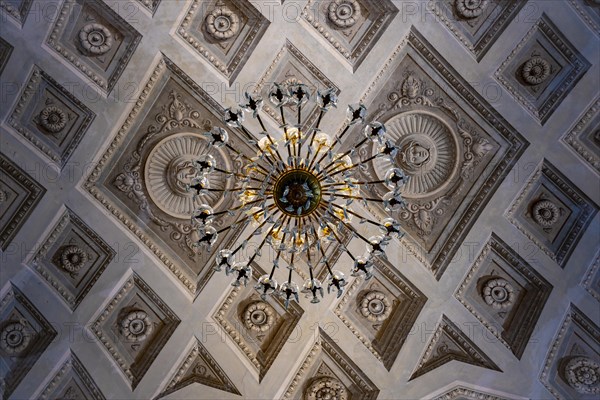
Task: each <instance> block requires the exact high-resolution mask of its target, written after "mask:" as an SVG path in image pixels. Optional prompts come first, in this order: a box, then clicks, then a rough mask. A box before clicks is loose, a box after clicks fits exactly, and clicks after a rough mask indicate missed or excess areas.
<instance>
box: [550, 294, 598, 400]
mask: <svg viewBox="0 0 600 400" xmlns="http://www.w3.org/2000/svg"><path fill="white" fill-rule="evenodd" d="M599 349H600V328H599V327H598V326H597V325H596V324H595V323H594V322H592V321H591V320H590V319H589V318H588V317H587V316H585V315H584V314H583V313H582V312H581V311H580V310H579V309H578V308H577V307H575V306H574V305H573V304H571V305H570V307H569V309H568V310H567V314H566V316H565V318H564V320H563V323H562V324H561V326H560V328H559V329H558V331H557V333H556V335H555V337H554V340H553V342H552V345H551V347H550V351H549V352H548V355H547V357H546V361H545V363H544V369H543V370H542V372H541V374H540V380H541V381H542V383H543V384H544V386H545V387H546V388H547V389H548V391H550V393H552V395H553V396H554V397H555V398H556V399H558V400H567V399H583V400H591V399H596V398H598V394H600V350H599Z"/></svg>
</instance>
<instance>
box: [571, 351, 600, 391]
mask: <svg viewBox="0 0 600 400" xmlns="http://www.w3.org/2000/svg"><path fill="white" fill-rule="evenodd" d="M564 374H565V378H566V380H567V383H568V384H569V386H571V387H572V388H573V389H575V390H576V391H577V392H579V393H581V394H600V364H598V363H597V362H596V361H594V360H592V359H590V358H588V357H574V358H572V359H571V360H569V362H568V363H567V364H566V365H565V369H564Z"/></svg>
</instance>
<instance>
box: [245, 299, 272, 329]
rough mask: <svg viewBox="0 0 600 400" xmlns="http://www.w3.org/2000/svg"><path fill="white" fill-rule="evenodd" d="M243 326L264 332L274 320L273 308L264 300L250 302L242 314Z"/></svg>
mask: <svg viewBox="0 0 600 400" xmlns="http://www.w3.org/2000/svg"><path fill="white" fill-rule="evenodd" d="M242 318H243V320H242V321H243V323H244V326H245V327H246V328H248V329H250V330H253V331H255V332H265V331H267V330H269V329H270V328H271V327H272V326H273V322H274V321H275V317H274V313H273V309H272V308H271V306H270V305H269V304H267V303H265V302H264V301H255V302H253V303H250V304H249V305H248V306H247V307H246V309H245V310H244V314H243V317H242Z"/></svg>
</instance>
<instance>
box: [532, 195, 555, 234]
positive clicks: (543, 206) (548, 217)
mask: <svg viewBox="0 0 600 400" xmlns="http://www.w3.org/2000/svg"><path fill="white" fill-rule="evenodd" d="M559 217H560V208H559V207H558V206H557V205H556V204H554V203H553V202H552V201H550V200H539V201H537V202H535V203H534V204H533V206H532V208H531V218H533V220H534V221H535V222H536V223H538V224H539V225H541V226H543V227H545V228H548V227H551V226H552V225H554V224H556V223H557V222H558V218H559Z"/></svg>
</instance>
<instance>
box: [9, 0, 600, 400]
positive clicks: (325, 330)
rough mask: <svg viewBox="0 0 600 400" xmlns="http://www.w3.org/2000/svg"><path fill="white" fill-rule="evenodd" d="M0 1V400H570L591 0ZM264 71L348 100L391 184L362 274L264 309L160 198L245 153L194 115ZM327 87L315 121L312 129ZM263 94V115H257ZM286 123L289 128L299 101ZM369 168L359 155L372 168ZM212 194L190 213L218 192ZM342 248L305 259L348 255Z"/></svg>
mask: <svg viewBox="0 0 600 400" xmlns="http://www.w3.org/2000/svg"><path fill="white" fill-rule="evenodd" d="M0 10H1V13H2V14H1V16H2V24H1V25H0V33H1V40H0V73H1V79H2V83H1V87H0V103H1V105H2V106H1V107H0V119H1V121H2V124H1V134H2V136H1V141H0V249H1V250H0V252H1V253H0V262H1V264H2V267H1V269H0V392H1V395H2V397H3V398H5V399H8V398H12V399H22V398H42V399H51V398H85V399H103V398H106V399H112V398H121V399H123V398H127V399H148V398H160V397H164V398H178V399H182V398H184V399H185V398H189V399H197V398H206V399H224V398H231V399H236V398H241V397H243V398H251V399H259V398H260V399H271V398H286V399H301V398H303V399H323V398H328V397H327V396H330V397H329V398H337V399H375V398H380V399H392V398H393V399H417V398H431V399H525V398H539V399H542V398H543V399H546V398H557V399H572V398H581V399H592V398H597V396H598V394H599V393H600V350H599V349H600V328H599V327H598V325H600V304H599V302H600V252H599V251H598V248H600V228H599V227H600V223H599V222H600V221H599V219H600V217H599V216H598V212H597V211H598V207H599V204H600V184H599V182H600V181H599V178H600V176H599V175H600V134H599V126H600V125H599V124H600V90H599V88H600V82H599V81H598V76H600V51H599V50H600V49H599V47H600V5H599V4H598V1H594V0H568V1H526V0H515V1H501V0H437V1H414V2H408V1H396V0H385V1H375V0H302V1H297V0H283V1H279V0H264V1H263V0H257V1H252V2H250V1H246V0H240V1H237V0H236V1H232V0H206V1H203V0H185V1H184V0H177V1H176V0H127V1H111V2H104V1H102V0H60V1H59V0H57V1H34V0H0ZM272 82H286V83H294V82H302V83H306V84H308V85H309V87H310V88H311V90H312V92H313V95H314V93H315V92H316V90H317V89H324V88H327V87H332V88H334V89H335V90H336V91H337V93H338V95H339V98H340V102H339V103H340V104H341V105H345V104H348V103H354V102H357V101H359V100H360V101H361V102H363V103H364V104H365V105H366V106H367V110H368V115H367V119H368V120H375V119H376V120H379V121H382V122H384V123H385V124H386V126H387V130H388V135H389V136H390V138H392V139H393V140H394V141H395V142H396V144H397V145H398V146H399V147H400V152H399V155H398V160H397V161H398V163H399V164H400V165H401V167H402V168H403V169H404V170H405V171H406V172H407V174H408V175H410V177H411V180H410V181H409V182H410V183H409V185H407V186H406V188H405V189H404V192H403V195H404V197H405V199H406V205H405V206H404V207H403V208H402V209H400V210H399V211H397V212H395V215H394V217H395V218H396V219H398V220H399V221H401V225H402V227H403V230H404V231H405V232H406V235H405V236H404V237H403V238H402V239H401V240H397V239H394V241H393V244H392V245H390V246H389V247H388V248H389V250H388V251H387V255H388V256H387V259H380V260H377V262H376V264H375V271H376V272H375V276H374V278H373V279H371V280H369V281H364V280H363V279H360V278H353V279H352V280H351V281H350V282H349V284H348V286H347V290H346V292H345V293H344V294H343V295H342V296H341V297H340V298H339V299H335V296H333V295H330V296H326V298H325V301H323V302H321V303H320V304H318V305H314V304H310V302H309V300H308V299H301V302H300V304H299V305H296V304H293V305H292V306H291V307H290V308H289V309H287V310H286V309H285V307H284V305H283V302H282V301H279V300H278V299H268V300H266V301H263V300H261V298H260V296H258V294H257V293H256V292H255V291H254V290H253V289H252V287H251V285H249V286H248V287H247V288H244V287H235V288H234V287H232V286H231V285H230V281H229V280H228V279H227V278H226V277H225V276H222V275H220V274H214V273H213V270H212V264H213V263H214V256H215V254H214V253H207V252H198V250H197V248H195V247H194V246H192V243H193V242H194V241H196V240H198V238H197V236H196V233H195V232H194V231H193V230H192V229H191V226H190V225H189V218H188V215H189V214H190V212H191V211H192V210H193V208H194V206H195V203H194V199H192V198H191V197H190V196H189V195H188V194H187V193H186V191H185V184H186V183H189V180H190V168H191V161H193V160H194V158H195V157H197V156H198V155H199V154H203V153H205V152H206V151H210V152H211V154H212V155H213V156H214V157H215V158H216V159H217V160H218V162H219V163H220V164H221V165H224V166H226V168H224V169H227V170H230V169H235V168H239V167H240V166H241V163H242V161H241V156H240V154H244V155H251V154H252V152H253V151H252V149H251V146H249V145H248V144H247V143H245V141H244V136H243V133H242V132H241V131H236V130H235V129H230V143H231V144H232V148H234V149H235V151H231V150H230V149H227V148H225V150H222V149H209V147H208V146H207V143H206V141H205V138H204V136H203V135H202V133H203V132H205V131H207V130H209V129H210V128H211V127H212V126H215V125H216V126H224V125H223V123H222V122H221V114H222V111H223V110H224V108H226V107H230V106H233V105H235V104H237V103H239V102H241V101H242V96H243V93H244V92H245V91H249V92H254V93H260V94H262V95H264V94H265V93H266V91H268V89H269V86H270V84H271V83H272ZM344 108H345V107H340V108H339V109H337V110H333V111H330V114H331V115H329V116H328V118H327V120H326V121H325V120H324V121H323V124H322V128H323V129H324V130H326V131H328V132H330V133H331V134H335V133H336V132H339V131H340V130H341V129H342V128H343V118H344ZM264 113H265V115H267V116H268V118H264V121H265V122H266V123H267V125H268V128H270V129H272V130H276V128H277V126H278V125H279V124H280V122H281V121H280V119H279V118H280V117H279V115H278V113H277V112H276V110H275V109H273V108H271V107H270V106H268V105H266V106H265V109H264ZM305 116H306V117H307V121H308V122H307V127H308V126H311V125H312V124H314V122H315V121H316V118H317V116H318V110H317V109H316V108H308V109H306V110H305ZM249 127H250V128H251V130H252V131H254V132H258V131H259V127H258V126H257V125H256V124H254V123H253V121H250V123H249ZM228 129H229V128H228ZM360 135H361V133H360V129H359V128H356V129H353V130H350V131H349V133H348V135H346V136H344V141H343V143H342V149H350V148H352V147H353V146H355V145H356V144H357V143H358V142H359V141H360V139H361V138H360ZM375 150H376V149H374V148H371V147H364V148H361V150H360V151H358V152H356V154H355V155H354V158H355V160H354V161H355V162H360V160H366V159H368V158H370V157H371V155H372V154H373V152H374V151H375ZM388 167H389V165H388V164H386V162H385V161H382V160H380V159H375V160H374V161H369V162H366V163H365V168H363V169H361V172H360V173H361V174H362V175H364V177H365V178H367V179H366V180H380V179H382V174H384V173H385V171H386V170H387V168H388ZM227 178H228V177H227V176H226V175H225V174H223V173H214V174H213V175H211V185H212V187H214V188H219V189H223V188H227V187H234V185H235V184H236V182H235V180H236V179H227ZM370 189H371V191H372V193H371V195H372V196H376V197H380V196H382V195H383V194H384V193H385V191H384V190H385V189H384V188H383V187H379V186H377V185H375V186H373V187H372V188H370ZM213 193H214V195H213V196H211V197H210V198H209V199H208V202H209V203H210V204H211V205H212V206H213V207H216V208H219V209H225V208H230V207H231V206H232V204H233V199H232V198H231V197H227V196H221V195H217V194H218V193H219V192H213ZM357 207H361V206H360V205H357ZM362 212H363V213H370V214H371V215H372V216H373V217H374V218H378V219H382V218H384V212H383V209H379V208H377V207H370V208H368V209H364V210H362ZM232 222H233V217H231V216H229V215H227V214H224V215H223V216H222V217H221V218H220V219H217V220H216V221H215V224H217V225H219V226H222V227H225V226H228V225H230V224H231V223H232ZM366 225H368V224H365V225H360V227H359V230H360V231H364V232H367V231H368V226H366ZM242 228H243V227H242ZM242 228H240V229H237V230H236V229H230V230H229V231H228V233H227V235H225V236H221V237H220V238H219V242H218V243H217V244H216V246H215V248H219V247H223V246H228V244H230V243H232V242H234V241H236V240H237V238H238V237H239V236H240V235H244V236H245V235H247V234H248V232H244V230H243V229H242ZM343 240H344V244H343V245H344V246H348V248H350V249H352V250H356V252H359V253H360V252H362V247H363V244H362V243H361V242H360V240H358V239H356V238H354V237H353V236H352V235H350V234H349V233H348V232H346V233H345V235H344V237H343ZM341 246H342V245H340V244H329V245H328V247H327V248H326V249H325V252H326V257H327V259H328V260H329V262H330V263H335V265H336V269H340V270H341V271H343V272H346V273H348V272H350V267H351V260H350V259H349V258H348V257H347V255H346V254H344V253H343V252H342V247H341ZM248 251H250V250H248ZM359 253H357V254H359ZM268 258H269V255H267V254H263V257H262V260H257V261H256V264H255V265H254V266H253V268H254V269H255V275H256V276H259V275H260V274H261V273H262V272H263V271H265V270H266V268H268ZM300 262H303V261H300ZM278 272H281V273H282V274H284V273H285V272H284V271H278ZM317 273H318V275H319V276H320V277H323V276H324V274H325V271H324V268H322V267H319V268H318V269H317ZM282 276H283V275H282Z"/></svg>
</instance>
